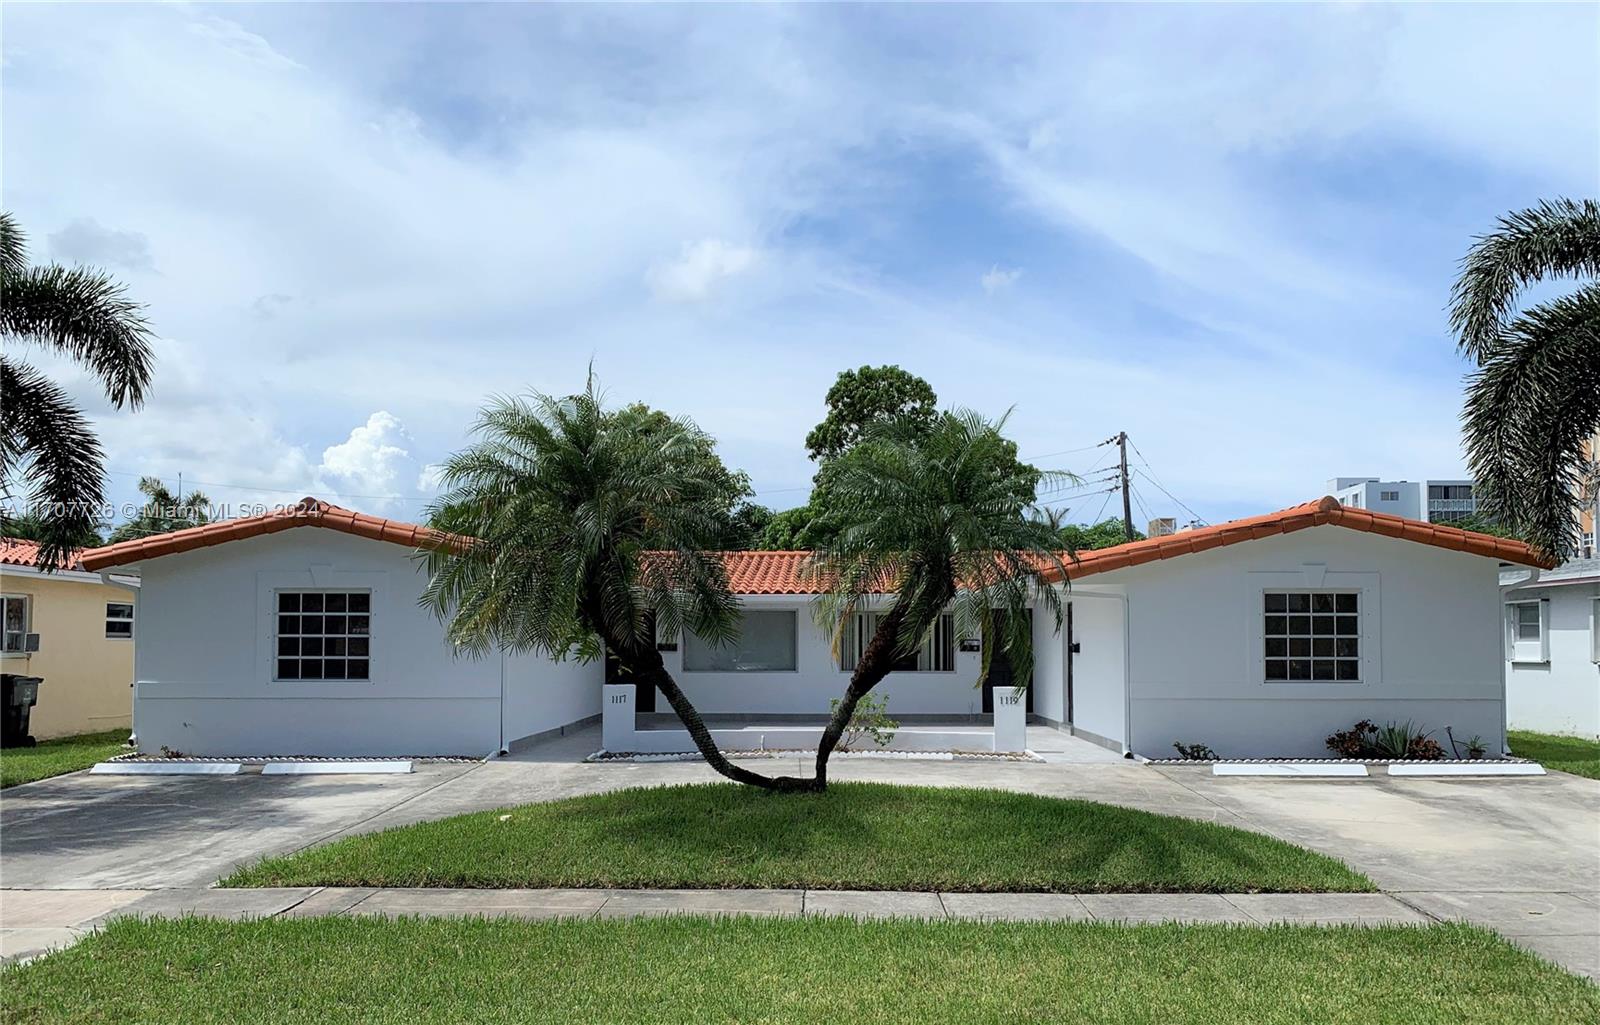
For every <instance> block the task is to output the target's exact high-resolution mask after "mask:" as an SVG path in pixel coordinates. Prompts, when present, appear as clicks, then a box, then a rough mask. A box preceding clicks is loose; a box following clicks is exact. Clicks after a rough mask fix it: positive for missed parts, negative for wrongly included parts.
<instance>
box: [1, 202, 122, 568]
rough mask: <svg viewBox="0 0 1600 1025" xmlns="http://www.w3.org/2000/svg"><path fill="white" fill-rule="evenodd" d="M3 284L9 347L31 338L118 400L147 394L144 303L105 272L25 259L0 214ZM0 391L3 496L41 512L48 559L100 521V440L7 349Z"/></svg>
mask: <svg viewBox="0 0 1600 1025" xmlns="http://www.w3.org/2000/svg"><path fill="white" fill-rule="evenodd" d="M0 293H3V294H0V300H3V301H0V338H3V339H4V340H5V342H6V343H7V347H8V348H9V347H11V346H13V345H16V344H19V343H21V344H33V345H38V346H40V347H41V348H44V349H49V350H52V351H54V352H57V353H60V354H62V355H65V356H67V357H70V358H71V359H73V360H75V361H77V362H78V363H81V364H83V365H84V366H85V367H87V368H88V369H89V370H90V372H91V373H93V374H94V376H95V377H97V378H98V379H99V380H100V383H101V385H102V386H103V387H104V388H105V392H106V397H107V398H108V399H110V400H111V404H112V405H113V406H116V407H117V408H119V409H120V408H122V407H124V406H127V407H129V408H138V406H139V405H141V404H142V403H143V402H144V396H145V391H146V389H147V388H149V386H150V369H151V363H152V361H153V358H154V357H153V354H152V353H151V349H150V330H149V328H148V327H147V326H146V324H145V321H144V318H143V316H142V315H141V313H140V310H141V307H140V306H139V305H138V304H136V303H134V302H132V301H131V300H129V299H128V298H127V297H126V295H125V294H124V290H123V286H122V285H120V284H118V283H117V282H116V281H114V280H112V279H111V277H110V276H108V275H107V274H105V273H104V272H102V271H98V270H95V269H93V268H90V267H72V268H67V267H62V266H59V265H57V264H48V265H45V266H39V267H30V266H28V260H27V240H26V238H25V237H24V236H23V233H22V231H21V230H20V229H19V228H18V227H17V224H16V221H15V220H14V219H13V218H12V217H11V215H10V214H4V213H0ZM0 395H3V396H4V410H3V411H0V489H3V492H4V497H5V499H6V500H7V502H6V504H7V505H9V504H10V500H11V499H13V498H14V497H15V492H14V489H17V488H21V489H22V490H24V491H25V492H26V496H27V499H28V504H29V505H30V506H31V507H32V509H33V510H34V511H35V512H36V513H37V514H38V516H39V533H40V535H41V536H40V538H39V541H40V557H41V558H40V564H41V565H44V566H53V565H55V564H56V563H57V561H58V560H60V559H62V558H63V557H64V556H65V555H66V554H67V552H68V551H70V550H71V549H72V548H73V547H74V546H75V542H76V541H80V540H81V539H82V538H83V537H84V536H85V533H86V532H87V531H90V530H92V529H94V527H95V525H96V523H98V522H99V520H100V506H101V504H102V502H103V481H104V475H105V468H104V465H103V461H102V457H101V452H100V443H99V442H98V441H97V440H96V438H95V436H94V432H93V430H92V429H91V428H90V425H89V421H88V419H87V418H86V417H85V416H84V414H83V412H82V411H81V410H80V409H78V408H77V406H75V405H73V403H72V400H71V399H70V398H69V397H68V396H67V393H66V392H65V391H64V390H63V389H62V388H61V387H60V386H59V385H57V384H55V383H53V382H51V381H50V380H49V379H47V378H46V377H45V376H44V375H43V374H41V373H40V372H39V371H38V370H36V369H34V368H33V367H31V366H29V365H28V364H27V363H24V362H22V361H20V360H17V359H14V358H12V357H11V356H10V354H6V355H0ZM4 515H5V514H4V513H0V517H4ZM4 526H5V524H4V522H3V520H0V528H3V527H4Z"/></svg>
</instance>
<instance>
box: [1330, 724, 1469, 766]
mask: <svg viewBox="0 0 1600 1025" xmlns="http://www.w3.org/2000/svg"><path fill="white" fill-rule="evenodd" d="M1327 744H1328V750H1330V751H1332V752H1333V753H1334V754H1336V755H1338V756H1339V757H1340V758H1414V759H1417V760H1418V761H1428V762H1433V761H1438V760H1439V759H1441V758H1443V757H1444V748H1442V747H1440V746H1439V742H1438V741H1437V740H1434V739H1433V738H1432V737H1431V736H1430V735H1429V732H1428V731H1427V730H1424V729H1421V728H1420V727H1417V726H1415V725H1413V724H1412V723H1411V721H1410V720H1407V721H1406V722H1403V723H1397V722H1388V723H1384V724H1383V725H1382V726H1379V725H1377V724H1376V723H1374V722H1371V721H1369V720H1367V719H1363V720H1361V721H1360V722H1358V723H1356V724H1355V725H1354V726H1352V727H1350V728H1349V729H1348V730H1340V731H1339V732H1338V733H1335V734H1334V735H1333V736H1331V737H1329V738H1328V740H1327Z"/></svg>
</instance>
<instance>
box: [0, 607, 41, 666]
mask: <svg viewBox="0 0 1600 1025" xmlns="http://www.w3.org/2000/svg"><path fill="white" fill-rule="evenodd" d="M14 601H16V602H21V603H22V630H21V632H18V631H15V630H8V629H6V626H5V612H6V609H5V607H6V605H7V604H8V603H10V602H14ZM32 632H33V595H31V594H18V593H14V592H7V593H5V594H0V656H3V657H5V658H27V657H28V656H29V655H32V654H33V652H31V651H29V650H28V635H29V634H31V633H32ZM13 634H16V636H18V637H19V638H21V640H20V641H19V644H18V647H15V648H13V647H11V646H10V644H9V643H7V640H8V638H10V637H11V636H12V635H13Z"/></svg>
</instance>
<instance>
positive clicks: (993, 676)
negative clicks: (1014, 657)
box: [983, 609, 1033, 714]
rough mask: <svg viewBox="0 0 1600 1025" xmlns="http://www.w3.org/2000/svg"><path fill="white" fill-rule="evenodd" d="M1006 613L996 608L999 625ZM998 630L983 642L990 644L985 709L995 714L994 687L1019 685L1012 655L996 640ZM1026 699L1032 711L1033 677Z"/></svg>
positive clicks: (984, 695)
mask: <svg viewBox="0 0 1600 1025" xmlns="http://www.w3.org/2000/svg"><path fill="white" fill-rule="evenodd" d="M1004 615H1006V613H1004V612H1001V611H999V610H998V609H997V610H995V613H994V618H995V623H996V625H997V626H998V625H999V623H1000V622H1001V617H1003V616H1004ZM998 632H999V631H998V630H994V631H991V633H990V636H988V637H985V638H984V639H983V643H984V644H987V645H989V646H990V647H989V675H988V676H987V677H986V678H985V679H984V681H983V710H984V712H985V713H986V714H993V712H994V689H995V688H996V687H1015V686H1016V685H1017V682H1016V681H1017V674H1016V670H1015V669H1013V668H1012V665H1011V656H1009V655H1008V654H1006V650H1005V648H1004V647H1002V646H1001V645H999V644H997V643H995V642H994V634H995V633H998ZM1026 700H1027V711H1028V712H1030V713H1031V712H1032V711H1033V680H1032V678H1031V677H1030V678H1029V679H1028V690H1027V693H1026Z"/></svg>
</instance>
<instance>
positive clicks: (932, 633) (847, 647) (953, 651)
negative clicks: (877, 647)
mask: <svg viewBox="0 0 1600 1025" xmlns="http://www.w3.org/2000/svg"><path fill="white" fill-rule="evenodd" d="M882 615H884V613H881V612H872V611H867V612H857V613H856V614H855V615H854V616H853V617H852V619H851V622H850V623H849V625H848V626H846V627H845V629H844V630H843V631H842V633H843V636H841V637H840V638H839V657H838V658H837V659H835V660H834V662H835V664H836V668H838V670H839V672H841V673H853V672H855V671H856V664H857V662H858V661H859V660H860V658H861V653H862V651H863V649H865V647H866V644H865V643H864V642H863V640H862V638H863V637H870V636H871V635H872V634H873V633H874V632H876V630H877V619H878V617H879V616H882ZM867 621H871V622H872V624H873V625H872V629H871V630H867V631H863V630H862V624H863V623H864V622H867ZM941 634H942V635H943V644H939V641H940V636H941ZM852 648H854V649H855V658H853V659H851V660H850V664H849V665H846V664H845V657H846V656H847V655H848V654H850V652H851V649H852ZM941 648H942V649H943V650H944V651H945V652H946V653H947V654H948V656H949V659H950V665H949V666H948V667H947V668H944V669H938V668H928V669H923V668H920V666H919V667H918V668H915V669H902V668H895V669H892V670H890V672H895V673H919V674H921V673H928V674H937V675H940V676H943V675H945V674H947V673H954V672H956V671H957V666H958V663H959V659H960V654H961V643H960V638H958V637H957V636H956V617H955V613H953V612H941V613H939V619H938V620H937V621H936V623H935V624H934V627H933V629H932V630H929V631H928V638H927V640H925V641H923V642H922V646H921V647H919V648H918V649H917V650H916V652H915V654H914V656H913V657H915V658H916V659H917V661H918V662H919V663H920V662H921V661H922V658H923V656H924V655H926V656H927V659H928V664H929V666H930V667H933V666H937V664H938V661H939V659H938V652H939V650H940V649H941Z"/></svg>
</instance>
